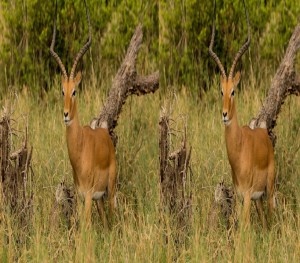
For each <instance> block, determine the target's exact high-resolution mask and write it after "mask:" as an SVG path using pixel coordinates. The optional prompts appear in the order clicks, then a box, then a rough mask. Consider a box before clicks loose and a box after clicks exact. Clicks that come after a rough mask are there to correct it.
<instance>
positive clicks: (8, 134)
mask: <svg viewBox="0 0 300 263" xmlns="http://www.w3.org/2000/svg"><path fill="white" fill-rule="evenodd" d="M11 123H12V120H11V116H10V114H9V113H8V112H7V111H4V113H3V115H2V117H1V119H0V151H1V152H0V166H1V167H0V173H1V174H0V177H1V182H0V186H1V195H2V200H3V201H4V204H5V206H6V207H7V208H8V209H9V211H10V213H12V214H13V215H14V216H15V218H16V220H17V221H18V223H19V224H20V225H21V226H22V227H24V228H27V227H28V225H29V220H30V218H31V216H32V198H33V193H32V189H31V186H32V185H33V176H32V175H33V173H32V169H31V157H32V147H29V146H28V138H27V128H26V130H25V137H24V140H23V143H22V146H21V147H20V148H19V149H18V150H16V151H14V152H12V149H13V148H14V146H13V139H12V135H13V134H14V132H15V131H14V129H13V127H12V125H11Z"/></svg>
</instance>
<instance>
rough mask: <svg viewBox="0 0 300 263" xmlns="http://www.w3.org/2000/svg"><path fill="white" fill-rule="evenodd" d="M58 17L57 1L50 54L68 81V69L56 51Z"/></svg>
mask: <svg viewBox="0 0 300 263" xmlns="http://www.w3.org/2000/svg"><path fill="white" fill-rule="evenodd" d="M56 16H57V1H55V17H54V25H53V37H52V42H51V46H50V53H51V55H52V56H53V57H54V58H55V60H56V62H57V63H58V65H59V67H60V69H61V71H62V74H63V76H64V78H65V79H68V74H67V71H66V68H65V66H64V64H63V63H62V61H61V59H60V57H59V56H58V55H57V54H56V53H55V51H54V45H55V38H56Z"/></svg>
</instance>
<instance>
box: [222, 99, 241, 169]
mask: <svg viewBox="0 0 300 263" xmlns="http://www.w3.org/2000/svg"><path fill="white" fill-rule="evenodd" d="M225 141H226V149H227V155H228V158H229V161H230V163H231V164H232V163H233V162H234V161H236V160H237V159H238V158H239V152H240V148H241V146H242V130H241V128H240V127H239V124H238V119H237V113H236V108H235V102H234V101H233V104H232V118H231V122H230V124H229V125H226V126H225Z"/></svg>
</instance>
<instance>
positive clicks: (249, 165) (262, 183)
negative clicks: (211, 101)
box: [209, 1, 275, 228]
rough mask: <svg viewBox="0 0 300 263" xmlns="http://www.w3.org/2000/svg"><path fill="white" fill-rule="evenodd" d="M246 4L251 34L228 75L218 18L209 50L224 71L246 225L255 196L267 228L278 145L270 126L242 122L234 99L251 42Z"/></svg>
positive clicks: (232, 157)
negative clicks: (218, 47)
mask: <svg viewBox="0 0 300 263" xmlns="http://www.w3.org/2000/svg"><path fill="white" fill-rule="evenodd" d="M243 5H244V9H245V13H246V18H247V27H248V37H247V40H246V41H245V43H244V44H243V45H242V47H241V48H240V50H239V51H238V53H237V54H236V56H235V58H234V61H233V63H232V66H231V69H230V72H229V75H228V77H227V75H226V72H225V69H224V67H223V65H222V63H221V61H220V59H219V58H218V56H217V55H216V54H215V53H214V51H213V50H212V48H213V45H214V37H215V18H214V20H213V28H212V36H211V41H210V45H209V54H210V56H211V57H212V58H213V60H214V61H215V62H216V64H217V65H218V67H219V69H220V71H221V79H220V84H221V94H222V97H223V112H222V120H223V123H224V125H225V142H226V150H227V156H228V160H229V164H230V166H231V171H232V180H233V185H234V188H235V191H236V193H237V194H238V196H240V197H241V198H242V199H243V206H244V208H243V217H244V222H245V225H246V226H247V225H249V223H250V207H251V200H255V205H256V210H257V213H258V215H259V218H260V220H261V222H262V225H263V228H265V227H266V226H267V222H266V218H265V215H264V211H263V203H262V197H263V194H264V193H266V194H267V202H268V216H269V217H271V215H272V212H273V210H274V208H275V198H274V180H275V173H274V149H273V146H272V143H271V140H270V138H269V136H268V131H267V129H266V128H255V129H251V128H249V127H248V126H243V127H240V126H239V124H238V118H237V111H236V105H235V101H234V95H235V88H236V86H237V85H238V84H239V81H240V76H241V74H240V71H237V72H236V74H234V72H235V67H236V64H237V62H238V61H239V59H240V58H241V57H242V55H243V54H244V53H245V52H246V50H247V49H248V48H249V45H250V25H249V17H248V12H247V9H246V6H245V3H244V1H243ZM214 8H215V10H214V12H216V3H215V7H214ZM214 16H215V14H214ZM261 127H262V126H261Z"/></svg>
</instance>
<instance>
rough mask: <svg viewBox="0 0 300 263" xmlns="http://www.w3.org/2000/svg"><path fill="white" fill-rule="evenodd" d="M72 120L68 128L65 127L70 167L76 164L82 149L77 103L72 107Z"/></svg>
mask: <svg viewBox="0 0 300 263" xmlns="http://www.w3.org/2000/svg"><path fill="white" fill-rule="evenodd" d="M73 111H74V115H73V119H72V123H71V124H70V125H69V126H66V136H67V147H68V152H69V157H70V161H71V163H72V165H74V164H76V163H77V161H78V158H79V155H80V153H81V148H82V132H83V131H82V127H81V126H80V123H79V118H78V113H77V103H76V101H75V102H74V105H73Z"/></svg>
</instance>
